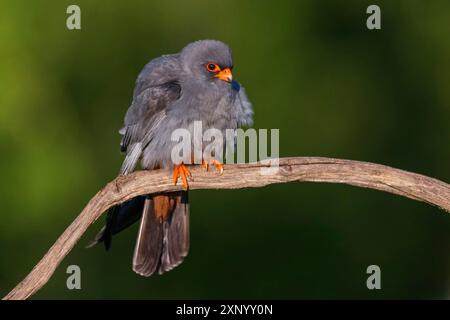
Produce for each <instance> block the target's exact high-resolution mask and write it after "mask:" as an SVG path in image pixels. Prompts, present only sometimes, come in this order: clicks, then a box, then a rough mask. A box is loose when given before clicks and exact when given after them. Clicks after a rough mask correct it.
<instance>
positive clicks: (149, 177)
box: [3, 157, 450, 300]
mask: <svg viewBox="0 0 450 320" xmlns="http://www.w3.org/2000/svg"><path fill="white" fill-rule="evenodd" d="M263 167H267V165H264V164H261V163H254V164H233V165H226V166H225V172H224V174H223V175H222V176H217V173H216V172H214V171H212V172H206V171H204V170H203V169H201V168H199V166H195V167H194V168H192V170H191V172H192V174H193V176H194V179H195V181H192V182H190V189H238V188H255V187H263V186H266V185H269V184H274V183H286V182H292V181H309V182H329V183H345V184H349V185H353V186H357V187H363V188H371V189H376V190H381V191H385V192H389V193H393V194H396V195H400V196H404V197H407V198H410V199H414V200H417V201H423V202H426V203H429V204H431V205H435V206H437V207H439V208H441V209H444V210H445V211H447V212H449V211H450V185H449V184H447V183H445V182H442V181H439V180H436V179H433V178H430V177H426V176H423V175H420V174H415V173H411V172H407V171H403V170H399V169H395V168H391V167H387V166H384V165H379V164H374V163H368V162H361V161H351V160H341V159H332V158H319V157H297V158H282V159H280V162H279V171H278V172H277V173H276V174H273V175H261V168H263ZM213 177H214V178H213ZM181 189H182V184H181V183H179V184H178V185H177V186H174V185H173V184H172V183H171V179H170V175H169V173H168V172H167V171H164V170H151V171H138V172H134V173H132V174H130V175H127V176H119V177H117V178H116V179H115V180H113V181H112V182H110V183H108V184H107V185H106V186H105V187H104V188H103V189H102V190H101V191H99V192H98V193H97V194H96V195H95V196H94V197H93V198H92V199H91V200H90V201H89V203H88V204H87V205H86V207H85V208H84V210H83V211H82V212H81V213H80V215H79V216H78V217H77V218H76V219H75V220H74V221H73V222H72V224H71V225H70V226H69V227H68V228H67V229H66V230H65V231H64V233H63V234H62V235H61V236H60V237H59V238H58V240H57V241H56V242H55V243H54V244H53V246H52V247H51V248H50V249H49V250H48V252H47V253H46V254H45V256H44V257H43V258H42V259H41V260H40V261H39V263H38V264H37V265H36V266H35V267H34V268H33V270H32V271H31V272H30V273H29V274H28V276H27V277H26V278H25V279H24V280H23V281H22V282H20V283H19V284H18V285H17V286H16V287H15V288H14V289H13V290H12V291H11V292H10V293H9V294H8V295H6V296H5V297H4V298H3V299H5V300H10V299H15V300H18V299H27V298H29V297H30V296H32V295H33V294H34V293H36V292H37V291H38V290H39V289H41V288H42V287H43V286H44V285H45V284H46V283H47V282H48V281H49V279H50V278H51V276H52V275H53V273H54V271H55V269H56V268H57V267H58V265H59V264H60V263H61V261H62V260H63V259H64V257H65V256H66V255H67V254H68V253H69V252H70V251H71V250H72V248H73V247H74V246H75V244H76V243H77V241H78V240H79V239H80V237H81V236H82V235H83V233H84V232H85V231H86V229H87V228H88V227H89V226H90V225H91V224H92V223H93V222H94V221H96V220H97V219H98V218H99V217H100V216H101V215H102V213H103V212H105V211H106V210H107V209H108V208H110V207H111V206H114V205H116V204H119V203H122V202H125V201H127V200H129V199H132V198H134V197H136V196H139V195H144V194H152V193H156V192H162V191H177V190H181Z"/></svg>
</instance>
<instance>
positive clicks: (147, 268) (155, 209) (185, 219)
mask: <svg viewBox="0 0 450 320" xmlns="http://www.w3.org/2000/svg"><path fill="white" fill-rule="evenodd" d="M188 251H189V203H188V199H187V192H185V191H182V192H176V193H169V194H163V195H158V196H154V197H152V198H150V197H149V198H147V199H146V200H145V205H144V212H143V216H142V220H141V226H140V229H139V234H138V237H137V241H136V247H135V251H134V257H133V270H134V271H135V272H136V273H138V274H140V275H143V276H146V277H149V276H151V275H152V274H154V273H155V272H156V271H158V273H159V274H162V273H164V272H166V271H169V270H171V269H173V268H174V267H176V266H177V265H179V264H180V263H181V262H182V261H183V259H184V258H185V257H186V255H187V254H188Z"/></svg>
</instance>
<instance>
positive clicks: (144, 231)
mask: <svg viewBox="0 0 450 320" xmlns="http://www.w3.org/2000/svg"><path fill="white" fill-rule="evenodd" d="M210 62H213V63H215V64H217V65H218V66H220V68H229V69H232V68H233V61H232V56H231V50H230V48H229V47H228V46H227V45H226V44H224V43H223V42H220V41H215V40H202V41H196V42H193V43H190V44H189V45H187V46H186V47H185V48H184V49H183V50H182V51H181V52H180V53H177V54H170V55H163V56H161V57H159V58H156V59H153V60H152V61H150V62H149V63H148V64H147V65H146V66H145V67H144V68H143V70H142V71H141V73H140V74H139V76H138V78H137V80H136V85H135V89H134V92H133V101H132V104H131V106H130V108H129V109H128V111H127V113H126V116H125V126H124V128H122V129H121V130H120V131H119V132H120V134H121V135H122V141H121V150H122V151H123V152H124V153H125V154H126V156H125V160H124V162H123V165H122V168H121V170H120V174H128V173H130V172H132V171H133V170H135V168H136V166H137V165H138V163H139V161H140V163H141V167H142V168H143V169H155V168H171V167H172V166H173V163H172V161H171V150H172V148H173V146H174V145H175V142H173V141H171V134H172V132H173V131H174V130H175V129H178V128H184V129H187V130H190V131H191V133H192V124H193V122H194V121H202V126H203V130H204V131H205V130H207V129H209V128H216V129H218V130H220V131H222V132H224V131H225V130H226V129H236V128H238V127H240V126H249V125H251V124H252V116H253V110H252V106H251V104H250V102H249V100H248V98H247V96H246V94H245V90H244V89H243V88H242V87H241V86H240V85H239V84H238V83H237V82H235V81H233V82H231V83H230V82H226V81H221V80H220V79H218V78H216V77H213V76H212V73H211V72H210V71H208V70H207V68H206V67H205V66H206V65H207V64H208V63H210ZM224 137H225V134H224ZM128 206H130V204H128ZM133 208H139V209H142V210H143V211H142V212H143V216H142V220H141V227H140V231H139V235H138V239H137V244H136V249H135V255H134V258H133V270H135V271H136V272H137V273H139V274H142V275H145V276H149V275H151V274H153V273H154V272H155V271H159V273H163V272H165V271H168V270H170V269H172V268H173V267H175V266H176V265H178V264H179V263H181V262H182V260H183V258H184V257H185V256H186V255H187V252H188V248H189V205H188V202H187V192H182V193H178V194H174V193H172V194H165V195H163V197H162V198H161V197H159V198H157V197H150V196H149V197H147V198H145V200H143V199H140V200H139V201H135V203H134V206H133ZM126 211H127V208H126V205H121V206H119V207H118V208H115V209H112V210H111V211H110V213H109V214H108V220H107V225H106V227H105V229H104V230H102V232H101V233H100V234H99V236H98V237H97V238H96V240H97V242H101V241H106V239H109V242H110V238H111V236H112V234H114V233H116V231H117V230H121V229H122V224H123V223H124V221H125V219H123V218H122V219H117V216H120V217H122V215H126ZM134 211H136V210H134ZM158 211H164V212H166V213H167V219H165V220H164V219H161V215H158V213H157V212H158ZM164 216H165V215H164ZM158 217H159V218H158ZM138 218H139V216H138ZM134 219H135V217H134ZM131 220H133V219H131ZM121 223H122V224H121ZM127 223H129V221H127Z"/></svg>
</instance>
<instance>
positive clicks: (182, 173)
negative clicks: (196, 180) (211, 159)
mask: <svg viewBox="0 0 450 320" xmlns="http://www.w3.org/2000/svg"><path fill="white" fill-rule="evenodd" d="M178 177H181V180H183V186H184V188H185V189H186V190H187V189H189V184H188V179H187V178H190V177H192V174H191V172H190V171H189V169H188V168H187V167H186V165H185V164H184V163H182V164H179V165H175V166H174V168H173V176H172V180H173V184H177V181H178Z"/></svg>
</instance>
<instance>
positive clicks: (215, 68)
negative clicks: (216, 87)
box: [206, 62, 220, 73]
mask: <svg viewBox="0 0 450 320" xmlns="http://www.w3.org/2000/svg"><path fill="white" fill-rule="evenodd" d="M206 70H208V71H209V72H211V73H216V72H220V67H219V66H218V65H217V64H216V63H213V62H208V63H207V64H206Z"/></svg>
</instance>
